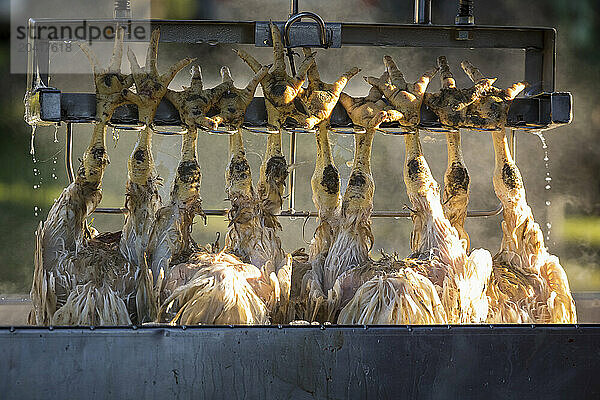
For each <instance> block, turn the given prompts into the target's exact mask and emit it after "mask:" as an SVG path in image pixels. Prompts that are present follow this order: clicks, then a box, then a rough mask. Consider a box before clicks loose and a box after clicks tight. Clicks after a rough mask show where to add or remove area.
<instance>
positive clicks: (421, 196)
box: [338, 56, 491, 323]
mask: <svg viewBox="0 0 600 400" xmlns="http://www.w3.org/2000/svg"><path fill="white" fill-rule="evenodd" d="M384 63H385V65H386V70H387V71H386V72H387V73H386V74H384V75H383V76H382V77H381V78H379V79H377V78H372V77H370V78H367V81H368V82H369V83H371V84H373V85H374V86H375V87H377V88H378V89H379V90H381V91H382V92H383V93H384V94H386V93H387V95H386V97H387V99H388V101H389V102H390V103H391V105H392V106H393V107H394V108H395V109H396V110H397V112H399V113H401V114H400V119H399V122H400V124H401V125H402V126H405V127H407V128H408V129H415V127H416V124H418V122H419V119H418V118H419V109H420V106H421V102H422V99H423V95H424V93H425V89H426V87H427V84H428V83H429V80H430V79H431V77H432V76H433V74H434V73H435V72H434V71H430V72H427V73H426V74H424V75H423V76H422V77H421V78H420V79H419V80H418V81H417V82H416V83H415V84H414V85H409V84H407V83H406V81H405V80H404V77H403V75H402V73H401V72H400V71H399V69H398V68H397V67H396V65H395V63H394V61H393V60H392V59H391V57H389V56H386V57H385V58H384ZM404 138H405V144H406V163H405V168H404V181H405V184H406V187H407V193H408V196H409V199H410V201H411V203H412V206H413V210H412V211H413V225H414V227H413V232H412V234H411V248H412V249H413V254H412V255H411V256H410V257H409V258H408V259H406V260H399V259H397V258H396V257H389V256H388V257H384V258H382V259H381V260H379V262H378V263H373V264H368V263H367V264H365V265H366V266H365V267H363V268H360V269H357V270H352V269H350V270H349V271H348V272H347V273H345V274H344V275H342V276H341V277H340V278H339V282H340V285H339V289H338V290H339V292H340V294H339V297H341V298H342V299H345V298H347V297H348V294H349V295H350V296H352V295H353V297H352V300H351V301H350V302H349V303H348V304H347V305H346V307H345V308H344V309H343V310H342V311H341V313H340V316H339V318H338V322H339V323H436V322H434V321H438V323H439V321H442V322H443V321H447V322H452V323H458V322H463V323H465V322H467V323H468V322H481V321H484V320H485V318H486V316H487V298H486V296H485V282H487V278H488V276H489V270H490V269H491V257H490V255H489V253H488V252H487V251H485V250H476V251H474V252H473V253H472V254H471V256H470V257H467V255H466V253H465V249H464V247H463V242H462V241H461V240H460V239H459V237H458V234H457V232H456V230H455V229H454V228H452V226H451V225H450V223H449V221H448V220H447V219H446V217H445V216H444V213H443V210H442V206H441V203H440V197H439V191H438V186H437V183H436V182H435V181H434V180H433V177H432V176H431V172H430V170H429V167H428V165H427V162H426V161H425V159H424V157H423V154H422V151H421V146H420V141H419V138H418V133H411V134H405V135H404ZM407 267H408V268H409V269H411V272H410V273H409V272H407V271H406V270H405V269H404V268H407ZM378 269H379V270H380V271H381V270H382V269H383V270H384V271H385V270H387V271H386V272H385V273H382V272H377V270H378ZM394 270H395V272H393V271H394ZM486 271H487V275H486ZM369 275H371V276H373V275H374V277H373V278H371V279H370V280H367V281H366V282H365V280H366V279H369ZM365 278H366V279H365ZM426 278H427V279H426ZM362 282H365V283H364V284H363V285H362V286H361V287H359V288H358V289H356V287H357V285H359V284H361V283H362ZM428 282H429V285H428V284H427V283H428ZM431 284H433V286H431ZM432 288H435V290H433V293H436V296H432V294H431V293H432V291H431V289H432ZM346 290H348V292H349V293H348V294H346V293H345V291H346ZM354 290H356V293H355V294H353V293H352V291H354ZM438 295H439V296H438ZM426 299H427V302H425V300H426ZM440 303H441V305H442V306H443V307H439V305H440ZM342 305H343V302H342ZM424 305H426V306H427V307H425V306H424ZM434 310H435V313H434V312H433V311H434ZM384 321H387V322H384Z"/></svg>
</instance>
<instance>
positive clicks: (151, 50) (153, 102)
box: [123, 29, 194, 125]
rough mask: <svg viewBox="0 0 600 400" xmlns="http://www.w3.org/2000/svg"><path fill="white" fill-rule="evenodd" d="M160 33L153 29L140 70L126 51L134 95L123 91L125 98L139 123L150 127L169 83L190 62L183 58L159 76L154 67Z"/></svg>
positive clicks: (131, 52)
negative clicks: (134, 109) (144, 61)
mask: <svg viewBox="0 0 600 400" xmlns="http://www.w3.org/2000/svg"><path fill="white" fill-rule="evenodd" d="M159 37H160V32H159V30H158V29H155V30H154V31H153V32H152V36H151V38H150V45H149V46H148V52H147V53H146V65H145V66H144V67H143V68H142V67H140V65H139V64H138V61H137V58H136V57H135V54H134V53H133V50H131V48H129V49H128V51H127V58H128V59H129V63H130V64H131V72H132V75H133V80H134V82H135V87H136V93H134V92H132V91H130V90H124V91H123V95H124V96H125V98H126V99H127V100H128V101H130V102H132V103H134V104H136V105H137V106H138V109H139V118H140V121H142V122H143V123H145V124H146V125H150V124H151V123H152V120H153V119H154V115H155V114H156V109H157V108H158V105H159V104H160V101H161V100H162V98H163V97H164V95H165V94H166V93H167V87H168V86H169V83H171V81H172V80H173V78H175V75H177V73H178V72H179V71H181V69H183V68H184V67H185V66H187V65H189V64H190V63H191V62H192V61H194V60H193V59H191V58H184V59H183V60H180V61H178V62H177V63H175V64H174V65H172V66H171V67H170V68H169V70H168V71H167V72H165V73H164V74H162V75H161V74H160V73H159V72H158V68H157V66H156V61H157V58H158V39H159Z"/></svg>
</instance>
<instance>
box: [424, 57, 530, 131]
mask: <svg viewBox="0 0 600 400" xmlns="http://www.w3.org/2000/svg"><path fill="white" fill-rule="evenodd" d="M438 66H439V68H440V69H441V71H442V89H441V90H440V91H439V92H438V93H434V94H427V95H426V96H425V104H426V105H427V106H428V107H429V108H431V109H432V110H433V112H434V113H435V114H436V115H437V116H438V118H439V119H440V122H441V123H442V124H443V125H446V126H450V127H453V128H472V129H499V128H502V127H504V126H505V125H506V120H507V118H508V110H509V108H510V105H511V103H512V100H513V99H514V98H515V97H516V96H517V95H518V94H519V93H520V92H521V91H522V90H523V89H525V87H526V83H524V82H518V83H515V84H514V85H512V86H511V87H509V88H507V89H505V90H502V89H499V88H496V87H494V86H493V84H494V82H495V81H496V78H493V79H490V78H486V77H484V75H483V74H482V73H481V71H479V69H478V68H476V67H475V66H474V65H473V64H471V63H470V62H469V61H463V62H462V63H461V67H462V69H463V70H464V71H465V73H466V74H467V75H468V76H469V78H470V79H471V80H472V81H473V83H474V85H473V86H472V87H470V88H468V89H458V88H457V87H456V82H455V81H454V76H453V75H452V72H451V71H450V67H449V66H448V61H447V60H446V57H444V56H440V57H438Z"/></svg>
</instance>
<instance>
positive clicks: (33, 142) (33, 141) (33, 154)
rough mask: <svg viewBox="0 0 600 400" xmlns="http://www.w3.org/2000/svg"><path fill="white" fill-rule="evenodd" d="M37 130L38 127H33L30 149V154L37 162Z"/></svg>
mask: <svg viewBox="0 0 600 400" xmlns="http://www.w3.org/2000/svg"><path fill="white" fill-rule="evenodd" d="M35 128H36V125H31V148H30V149H29V154H31V156H32V157H33V158H34V160H35ZM34 162H35V161H34Z"/></svg>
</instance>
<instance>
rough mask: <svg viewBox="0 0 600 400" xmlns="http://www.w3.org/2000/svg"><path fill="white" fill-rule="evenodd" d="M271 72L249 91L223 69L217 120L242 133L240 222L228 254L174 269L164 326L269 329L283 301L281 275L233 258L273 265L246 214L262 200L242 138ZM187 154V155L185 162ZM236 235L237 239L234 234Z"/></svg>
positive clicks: (235, 178) (235, 180)
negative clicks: (257, 326)
mask: <svg viewBox="0 0 600 400" xmlns="http://www.w3.org/2000/svg"><path fill="white" fill-rule="evenodd" d="M268 68H269V67H268V66H266V67H262V68H261V69H260V70H259V72H258V73H257V74H256V75H255V76H254V78H253V79H252V80H251V81H250V83H249V84H248V86H247V87H246V88H244V89H237V88H235V86H233V80H232V79H231V76H230V73H229V69H228V68H226V67H223V68H222V69H221V74H222V77H223V84H226V85H228V88H227V90H226V91H225V92H224V93H223V94H222V95H221V96H220V98H219V100H218V101H217V102H216V106H217V108H218V109H219V110H220V113H219V114H218V115H217V116H215V117H213V118H212V120H213V121H214V122H215V123H216V124H226V125H228V126H230V127H233V128H234V129H236V130H237V132H236V133H235V134H233V135H232V136H231V137H230V152H231V160H230V163H229V165H228V171H227V174H226V180H227V191H228V194H229V196H230V200H231V201H232V209H233V210H235V211H234V213H235V214H236V216H235V217H232V218H233V219H232V223H231V225H230V228H229V229H230V231H229V232H228V235H227V238H228V239H227V241H226V247H225V248H224V249H223V250H222V251H220V252H218V253H212V252H209V251H203V250H201V249H200V250H197V251H194V252H192V254H191V255H189V256H188V257H187V258H186V259H185V260H184V261H183V262H181V263H179V264H177V265H175V266H173V267H172V268H171V269H170V271H169V274H168V275H166V276H165V277H164V282H161V284H160V285H161V287H162V289H161V292H163V293H164V292H166V293H167V294H168V296H166V298H165V300H164V301H163V302H162V305H161V309H160V312H159V315H160V316H159V320H168V321H170V322H171V323H181V324H186V325H187V324H265V323H268V322H269V312H270V311H271V308H272V306H273V305H274V303H275V302H277V301H278V300H279V293H280V292H279V287H280V285H279V281H278V277H277V275H274V274H268V273H267V274H266V276H265V274H263V272H264V269H263V270H262V271H261V269H260V268H258V267H256V266H255V265H252V264H249V263H245V262H243V261H242V259H240V258H239V257H237V256H235V255H233V254H229V253H228V252H227V251H231V252H233V253H234V254H235V253H239V254H241V253H243V254H244V256H246V257H247V258H248V259H254V260H256V261H258V259H260V260H265V264H269V262H270V259H269V257H270V256H271V254H269V253H268V252H267V253H265V252H264V251H260V250H264V249H257V248H256V245H257V243H258V244H260V243H259V242H257V241H256V240H253V237H252V235H259V234H261V233H262V232H260V223H259V219H258V218H256V217H254V215H253V213H252V212H250V213H248V212H247V210H246V209H245V208H246V207H250V209H252V210H255V209H256V208H257V198H256V196H254V190H253V188H252V180H251V176H250V170H249V168H243V166H242V164H245V165H246V166H247V161H245V154H244V149H243V142H242V136H241V129H242V128H241V125H242V122H243V116H244V112H245V110H246V107H247V106H248V105H249V104H250V101H251V100H252V97H253V95H254V91H255V90H256V86H257V85H258V82H259V81H260V80H261V79H262V78H263V77H264V76H265V74H266V73H267V72H268ZM179 111H180V113H182V114H183V117H182V118H183V120H185V119H186V116H185V112H186V111H185V110H184V109H183V108H181V107H179ZM194 143H195V141H194ZM193 151H194V152H195V146H194V150H193ZM184 153H185V152H184V151H182V157H183V154H184ZM244 161H245V163H244ZM198 184H199V182H198ZM198 186H199V185H198ZM241 210H244V211H241ZM238 211H241V212H239V213H238ZM241 215H245V216H248V215H250V216H252V217H253V218H254V219H252V218H250V220H246V219H245V218H243V217H241ZM236 218H237V219H236ZM236 229H237V231H236V233H235V234H234V233H232V231H233V230H236ZM240 233H241V235H239V234H240ZM242 239H243V240H242ZM254 239H256V238H254ZM250 251H251V252H250ZM269 265H272V262H271V263H270V264H269ZM282 275H283V274H282ZM288 287H289V284H288ZM161 297H162V296H161Z"/></svg>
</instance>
